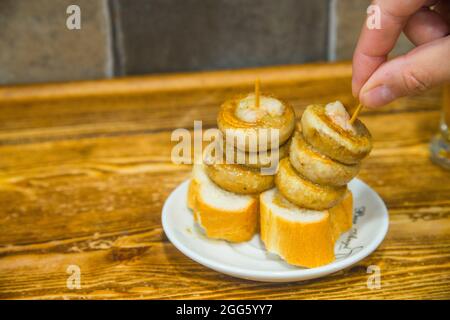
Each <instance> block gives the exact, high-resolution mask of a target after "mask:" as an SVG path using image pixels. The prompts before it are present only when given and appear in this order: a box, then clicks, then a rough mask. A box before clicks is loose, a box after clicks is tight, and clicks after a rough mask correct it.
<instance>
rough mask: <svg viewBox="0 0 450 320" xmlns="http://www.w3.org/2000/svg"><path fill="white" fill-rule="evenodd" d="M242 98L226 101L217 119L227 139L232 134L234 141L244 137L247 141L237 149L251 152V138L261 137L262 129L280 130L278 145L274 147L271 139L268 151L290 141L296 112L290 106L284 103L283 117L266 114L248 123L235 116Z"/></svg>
mask: <svg viewBox="0 0 450 320" xmlns="http://www.w3.org/2000/svg"><path fill="white" fill-rule="evenodd" d="M242 98H243V97H239V98H236V99H232V100H227V101H225V102H224V103H223V104H222V106H221V108H220V112H219V115H218V117H217V124H218V127H219V129H220V131H222V133H223V134H224V136H225V137H226V136H227V134H231V138H232V139H235V137H236V136H240V137H243V139H244V141H245V144H244V146H242V145H237V146H236V147H237V148H239V149H241V150H243V151H249V150H250V143H249V140H250V139H251V137H255V136H256V137H258V136H259V135H261V130H260V129H278V130H279V141H278V144H277V145H274V143H273V142H271V141H270V139H269V141H268V144H267V148H266V149H270V148H278V147H279V146H280V145H282V144H284V143H285V142H286V141H287V140H288V139H289V137H290V136H291V134H292V131H293V130H294V126H295V112H294V109H293V108H292V107H291V106H290V105H289V104H287V103H284V102H283V105H284V107H285V110H284V112H283V114H282V115H281V116H271V115H269V114H266V115H265V116H264V117H262V118H261V119H259V120H258V121H256V122H246V121H243V120H240V119H239V118H238V117H236V114H235V112H236V107H237V105H238V103H239V101H240V100H241V99H242Z"/></svg>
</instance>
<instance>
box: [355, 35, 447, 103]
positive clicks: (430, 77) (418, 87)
mask: <svg viewBox="0 0 450 320" xmlns="http://www.w3.org/2000/svg"><path fill="white" fill-rule="evenodd" d="M446 81H450V36H446V37H444V38H440V39H437V40H434V41H432V42H428V43H426V44H424V45H421V46H419V47H417V48H415V49H414V50H412V51H411V52H409V53H408V54H406V55H404V56H400V57H397V58H395V59H392V60H390V61H387V62H385V63H383V64H382V65H381V66H380V67H379V68H378V69H377V70H376V71H375V72H374V73H373V74H372V76H371V77H370V78H369V79H368V80H367V82H366V83H365V84H364V86H363V87H362V88H361V91H360V94H359V99H360V101H361V103H362V104H363V105H364V106H367V107H369V108H375V107H381V106H383V105H385V104H387V103H389V102H391V101H393V100H395V99H396V98H399V97H403V96H407V95H414V94H418V93H421V92H423V91H426V90H427V89H429V88H431V87H433V86H436V85H439V84H442V83H444V82H446Z"/></svg>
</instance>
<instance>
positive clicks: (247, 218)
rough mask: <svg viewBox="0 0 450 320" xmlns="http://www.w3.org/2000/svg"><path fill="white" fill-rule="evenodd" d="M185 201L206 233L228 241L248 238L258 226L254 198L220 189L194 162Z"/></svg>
mask: <svg viewBox="0 0 450 320" xmlns="http://www.w3.org/2000/svg"><path fill="white" fill-rule="evenodd" d="M188 203H189V206H190V207H191V208H192V209H193V212H194V218H195V219H196V221H197V222H198V224H199V225H200V226H201V227H202V228H203V230H204V231H205V233H206V235H207V236H208V237H209V238H213V239H223V240H227V241H230V242H242V241H247V240H250V239H251V238H252V237H253V235H254V234H255V233H256V231H257V229H258V217H259V212H258V211H259V210H258V209H259V208H258V199H257V197H255V196H250V195H239V194H235V193H232V192H228V191H226V190H223V189H221V188H220V187H219V186H217V185H216V184H215V183H214V182H212V181H211V180H210V179H209V178H208V176H207V175H206V173H205V169H204V165H194V169H193V178H192V181H191V184H190V186H189V192H188Z"/></svg>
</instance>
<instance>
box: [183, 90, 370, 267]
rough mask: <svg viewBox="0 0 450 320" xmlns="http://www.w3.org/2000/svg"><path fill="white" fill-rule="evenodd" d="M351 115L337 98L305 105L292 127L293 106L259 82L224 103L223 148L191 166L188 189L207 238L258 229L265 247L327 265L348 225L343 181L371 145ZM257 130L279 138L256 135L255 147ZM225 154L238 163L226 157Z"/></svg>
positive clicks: (241, 235) (294, 260)
mask: <svg viewBox="0 0 450 320" xmlns="http://www.w3.org/2000/svg"><path fill="white" fill-rule="evenodd" d="M353 120H354V119H350V116H349V114H348V113H347V111H346V109H345V107H344V106H343V105H342V104H341V103H340V102H334V103H330V104H328V105H326V106H323V105H311V106H309V107H307V108H306V110H305V112H304V113H303V115H302V118H301V121H300V123H301V127H300V125H298V126H297V130H295V114H294V110H293V108H292V107H291V106H289V105H288V104H286V103H284V102H282V101H280V100H279V99H276V98H273V97H271V96H265V95H261V94H260V93H259V83H258V82H257V83H256V86H255V93H251V94H248V95H247V96H244V97H239V98H237V99H233V100H228V101H226V102H225V103H224V104H223V105H222V106H221V108H220V112H219V115H218V119H217V122H218V127H219V130H220V132H221V133H222V135H223V136H222V138H221V141H222V143H221V144H220V148H219V149H220V150H222V151H225V152H224V153H221V155H220V157H215V158H214V159H213V160H211V159H209V158H208V156H205V157H204V161H203V163H202V164H198V165H194V169H193V176H192V180H191V183H190V186H189V192H188V206H189V207H190V208H191V209H192V210H193V213H194V219H195V220H196V221H197V223H198V224H199V225H200V226H201V227H202V229H203V230H204V232H205V233H206V235H207V236H208V237H210V238H215V239H223V240H227V241H230V242H242V241H247V240H250V239H251V238H252V237H253V235H254V234H255V233H256V232H258V229H259V231H260V236H261V240H262V241H263V243H264V244H265V247H266V249H267V250H268V251H269V252H272V253H276V254H278V255H279V256H280V257H281V258H283V259H284V260H285V261H286V262H287V263H289V264H292V265H296V266H302V267H317V266H321V265H324V264H327V263H330V262H332V261H333V260H334V259H335V257H334V244H335V242H336V240H337V239H338V238H339V236H340V235H341V234H342V233H343V232H346V231H348V230H349V229H350V228H351V226H352V210H353V208H352V207H353V199H352V194H351V192H350V191H349V190H348V188H347V183H348V182H349V181H350V180H351V179H352V178H353V177H354V176H356V174H357V173H358V171H359V168H360V161H361V160H362V159H363V158H364V157H366V156H367V155H368V154H369V152H370V150H371V146H372V143H371V137H370V133H369V132H368V130H367V128H366V127H365V126H364V124H363V123H362V122H361V121H359V120H356V121H354V122H353ZM263 129H271V130H276V131H277V133H278V135H277V136H276V137H277V139H272V136H271V137H270V138H269V139H268V141H267V143H265V144H261V143H260V142H261V141H259V140H258V141H257V142H256V145H257V146H258V147H257V150H256V152H255V151H254V149H253V148H251V146H252V145H255V143H252V139H254V138H255V137H257V139H261V137H262V136H264V134H261V131H262V130H263ZM230 141H244V142H245V143H244V144H243V145H240V144H237V145H236V144H234V143H233V144H232V145H229V142H230ZM253 142H254V141H253ZM275 151H276V152H275ZM229 152H231V153H232V154H233V156H232V157H231V158H232V159H234V160H236V159H237V158H239V159H244V160H243V161H241V162H239V163H235V162H234V163H229V162H228V161H224V157H225V156H224V154H225V155H227V156H226V157H227V160H228V159H229V157H228V153H229ZM274 152H275V153H274ZM259 153H265V154H266V153H267V154H269V155H270V154H271V153H274V154H275V155H277V160H278V161H279V165H278V171H276V172H273V173H272V174H267V173H264V172H263V169H264V168H266V167H267V166H270V165H272V164H273V163H269V164H268V163H265V162H263V161H261V158H260V157H259ZM269 158H270V156H269ZM217 159H219V160H222V161H217ZM255 159H256V160H255ZM271 159H272V160H273V158H271ZM278 161H277V163H278Z"/></svg>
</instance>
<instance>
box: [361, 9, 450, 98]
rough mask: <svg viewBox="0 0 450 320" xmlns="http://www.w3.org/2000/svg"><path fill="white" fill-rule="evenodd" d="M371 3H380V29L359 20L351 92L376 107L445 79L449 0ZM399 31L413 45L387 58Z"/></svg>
mask: <svg viewBox="0 0 450 320" xmlns="http://www.w3.org/2000/svg"><path fill="white" fill-rule="evenodd" d="M373 4H374V5H378V6H379V8H380V12H381V17H380V26H381V29H369V28H368V27H367V25H366V24H364V26H363V29H362V31H361V34H360V37H359V40H358V44H357V46H356V49H355V52H354V54H353V79H352V91H353V95H354V96H355V97H359V100H360V102H361V103H362V104H363V105H364V106H367V107H380V106H383V105H385V104H387V103H389V102H391V101H393V100H395V99H396V98H398V97H402V96H407V95H413V94H417V93H420V92H423V91H425V90H427V89H429V88H431V87H433V86H436V85H439V84H442V83H444V82H446V81H450V35H449V34H450V0H440V1H439V0H395V1H394V0H375V1H373ZM430 6H433V9H430ZM402 31H403V32H404V33H405V34H406V36H407V37H408V38H409V39H410V40H411V42H413V43H414V44H415V45H416V46H417V47H416V48H415V49H413V50H411V51H410V52H408V53H407V54H405V55H403V56H399V57H396V58H394V59H392V60H389V61H387V55H388V54H389V52H390V51H391V50H392V48H393V47H394V45H395V43H396V41H397V39H398V37H399V36H400V33H401V32H402Z"/></svg>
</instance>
